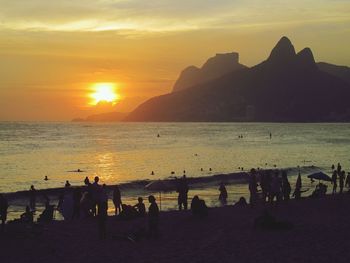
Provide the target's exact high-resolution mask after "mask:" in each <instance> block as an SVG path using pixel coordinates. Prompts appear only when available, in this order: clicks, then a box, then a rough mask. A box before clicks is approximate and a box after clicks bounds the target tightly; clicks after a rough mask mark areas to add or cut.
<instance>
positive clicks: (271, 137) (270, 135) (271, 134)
mask: <svg viewBox="0 0 350 263" xmlns="http://www.w3.org/2000/svg"><path fill="white" fill-rule="evenodd" d="M271 139H272V133H271V132H270V140H271Z"/></svg>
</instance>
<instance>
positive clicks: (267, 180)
mask: <svg viewBox="0 0 350 263" xmlns="http://www.w3.org/2000/svg"><path fill="white" fill-rule="evenodd" d="M270 185H271V176H270V173H269V172H268V171H263V172H262V174H261V177H260V186H261V191H262V195H263V196H262V197H263V201H264V202H266V199H267V198H268V197H269V195H270Z"/></svg>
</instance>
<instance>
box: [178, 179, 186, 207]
mask: <svg viewBox="0 0 350 263" xmlns="http://www.w3.org/2000/svg"><path fill="white" fill-rule="evenodd" d="M177 192H178V193H179V195H178V197H177V201H178V205H179V210H182V206H183V208H184V210H187V199H188V197H187V196H188V183H187V179H186V175H185V174H184V175H183V177H182V179H180V180H179V181H178V186H177Z"/></svg>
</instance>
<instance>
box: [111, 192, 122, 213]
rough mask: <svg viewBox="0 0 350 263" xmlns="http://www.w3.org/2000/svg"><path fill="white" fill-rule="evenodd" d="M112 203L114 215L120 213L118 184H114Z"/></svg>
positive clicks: (120, 201)
mask: <svg viewBox="0 0 350 263" xmlns="http://www.w3.org/2000/svg"><path fill="white" fill-rule="evenodd" d="M113 204H114V208H115V212H114V213H115V215H118V214H120V212H121V211H122V198H121V193H120V190H119V187H118V185H116V186H115V187H114V190H113Z"/></svg>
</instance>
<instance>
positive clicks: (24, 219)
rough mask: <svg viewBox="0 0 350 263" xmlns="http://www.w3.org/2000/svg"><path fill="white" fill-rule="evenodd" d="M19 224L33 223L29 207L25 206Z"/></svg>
mask: <svg viewBox="0 0 350 263" xmlns="http://www.w3.org/2000/svg"><path fill="white" fill-rule="evenodd" d="M21 222H23V223H26V224H31V223H33V212H32V211H30V207H29V206H26V211H25V212H24V213H23V214H22V215H21Z"/></svg>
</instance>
